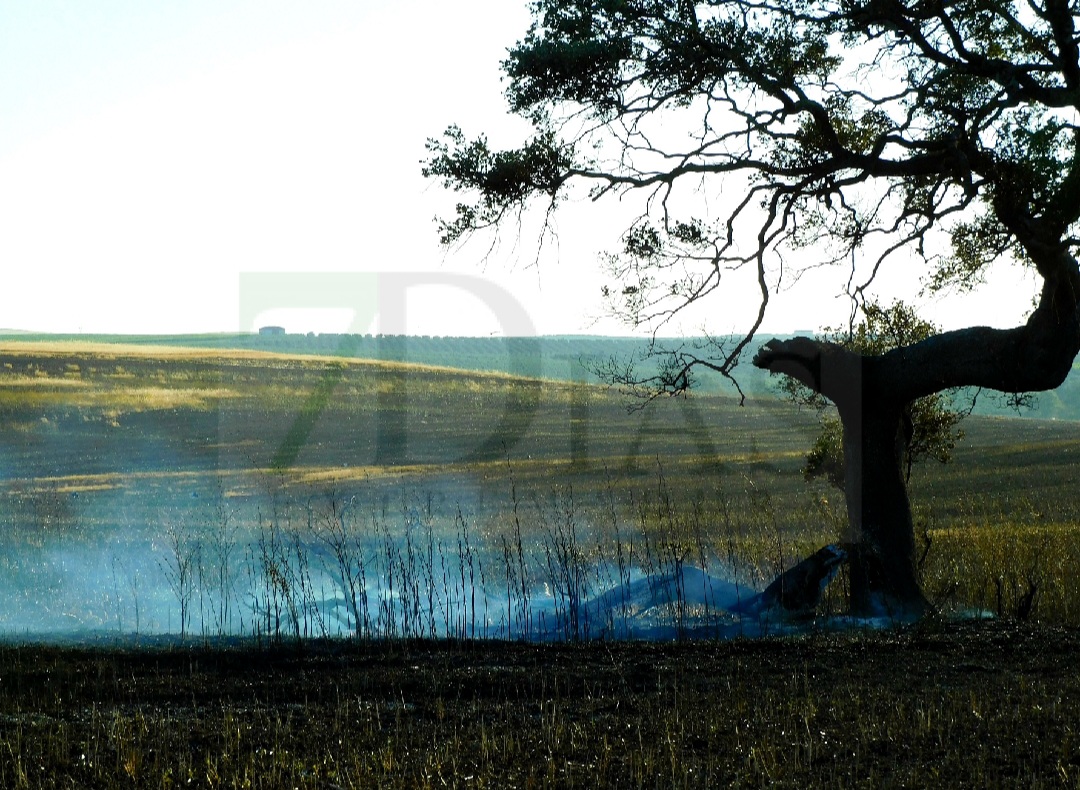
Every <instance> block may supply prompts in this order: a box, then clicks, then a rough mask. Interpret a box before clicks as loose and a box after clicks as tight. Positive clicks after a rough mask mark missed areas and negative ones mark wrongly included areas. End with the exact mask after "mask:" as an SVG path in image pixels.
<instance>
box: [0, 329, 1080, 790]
mask: <svg viewBox="0 0 1080 790" xmlns="http://www.w3.org/2000/svg"><path fill="white" fill-rule="evenodd" d="M964 427H965V430H966V431H967V437H966V438H965V440H964V442H963V443H962V445H961V446H960V447H959V448H958V451H957V453H956V458H955V460H954V462H953V463H952V464H950V465H948V466H938V465H935V466H926V467H923V468H918V469H916V471H915V474H914V476H913V480H912V496H913V503H914V507H915V513H916V522H917V530H918V541H919V545H920V550H921V551H925V556H924V558H923V563H922V571H921V572H922V576H923V585H924V588H925V589H926V590H927V592H928V594H929V595H930V596H931V597H932V599H933V600H934V601H935V602H936V603H937V604H938V605H939V608H940V611H941V616H940V617H936V618H931V619H930V620H928V621H927V622H924V623H921V624H919V625H917V626H908V627H905V628H901V629H895V630H886V631H884V632H879V631H867V630H861V629H855V630H849V631H845V632H843V633H837V632H834V631H832V630H830V629H828V628H827V627H825V624H826V623H827V622H828V620H827V619H824V618H826V617H827V616H829V615H830V614H835V613H838V612H840V611H841V610H842V607H843V597H844V584H845V579H844V577H843V575H841V576H840V577H839V578H838V579H837V581H835V582H834V583H833V585H832V586H831V587H830V590H829V593H828V595H827V596H826V599H825V601H824V602H823V605H822V611H821V614H822V617H823V619H822V620H820V621H819V624H817V625H815V624H810V625H809V627H807V628H804V629H803V631H802V632H801V633H800V634H799V635H789V636H784V637H772V638H768V639H763V640H746V639H737V640H733V641H722V642H721V641H714V640H704V641H694V642H689V643H685V642H679V641H667V642H662V643H648V642H612V641H606V640H605V641H590V640H583V641H580V642H577V643H574V642H573V640H572V641H571V643H570V644H543V645H540V644H523V643H519V642H517V641H513V640H512V641H509V642H508V641H505V640H494V639H473V638H470V637H476V636H482V635H490V634H491V633H492V632H491V630H490V629H489V630H487V631H485V630H484V628H483V627H481V628H480V629H479V630H478V629H477V625H476V623H477V621H478V620H480V621H484V618H487V620H488V621H490V622H502V623H503V624H504V625H505V626H506V627H507V629H508V628H509V626H510V625H511V624H512V623H513V622H515V618H519V619H520V618H524V619H527V616H528V614H529V611H528V609H529V607H530V606H533V607H535V606H538V603H537V597H536V596H537V595H538V593H535V592H529V590H526V591H525V592H524V593H522V594H520V595H517V596H516V597H515V592H516V590H517V589H518V588H519V587H522V586H528V585H531V587H530V588H529V589H533V588H539V587H542V586H543V585H545V584H546V585H548V587H550V588H554V589H556V593H555V594H554V595H555V597H556V599H557V598H558V595H559V594H562V595H563V596H564V598H572V597H573V596H574V595H580V596H586V597H587V596H588V595H591V594H595V593H596V592H597V591H598V590H600V589H601V588H602V587H603V586H604V584H605V583H610V582H611V581H612V575H613V574H614V576H615V580H616V581H617V580H618V579H619V578H621V577H620V575H619V574H621V573H622V572H623V571H622V570H616V571H613V570H612V569H613V568H614V569H622V568H623V567H624V566H623V564H622V563H623V562H624V560H625V562H627V563H630V562H633V563H636V564H635V566H634V567H635V568H636V569H637V572H639V573H641V574H644V575H645V576H646V577H649V578H652V576H657V577H659V576H663V575H664V574H667V573H670V572H671V571H672V569H673V568H679V567H682V566H685V565H694V566H697V567H702V568H705V569H707V570H708V571H709V572H710V573H712V574H715V575H717V576H724V577H725V578H729V577H732V576H735V577H737V578H739V579H741V580H742V582H743V583H745V584H747V585H750V586H755V585H757V586H760V584H762V583H763V582H764V581H767V580H768V579H770V578H772V576H773V575H774V574H775V573H776V572H778V571H779V570H781V569H782V568H784V567H786V566H788V565H790V564H791V563H792V562H794V561H795V560H796V559H798V558H799V557H801V556H803V555H804V554H805V553H806V552H807V551H808V550H812V549H814V548H816V547H818V546H820V545H822V544H823V543H825V542H829V541H832V540H836V539H837V538H840V537H842V536H843V519H842V497H841V496H840V495H839V493H838V492H834V491H832V490H829V489H826V488H824V487H821V486H811V485H808V484H806V483H804V482H803V481H802V478H801V475H800V473H799V469H800V466H801V463H802V454H803V453H804V451H805V448H806V447H807V446H808V444H809V441H810V439H811V437H812V436H813V434H814V431H815V425H814V422H813V418H812V416H811V415H809V414H806V413H799V412H798V411H796V410H794V409H792V408H791V407H789V406H787V405H785V404H782V403H780V402H777V401H768V400H755V401H752V402H750V403H749V404H748V405H747V406H745V407H739V406H737V405H736V404H735V403H734V402H733V401H731V400H729V399H725V398H722V397H719V396H708V397H706V396H699V397H691V398H688V399H680V400H675V401H658V402H655V403H653V404H651V405H649V406H647V407H646V408H644V409H639V410H636V411H628V410H627V408H626V401H625V400H624V399H623V398H622V397H621V396H619V395H618V393H613V392H610V391H608V390H606V389H603V388H600V387H595V386H589V385H583V384H569V383H562V382H550V381H539V380H528V379H520V378H514V377H512V376H506V375H495V374H481V373H463V372H461V371H455V370H452V369H450V368H434V367H423V366H416V365H399V364H392V363H370V362H360V361H346V360H340V359H334V358H313V357H289V356H284V355H272V354H264V353H258V352H207V351H197V352H196V351H190V350H177V349H167V348H154V347H139V348H137V349H136V348H123V347H118V346H111V345H99V346H90V345H73V344H56V345H44V344H26V343H14V342H7V341H5V342H4V343H3V344H2V345H0V503H2V504H0V520H2V522H3V526H4V529H3V532H2V534H0V546H2V549H3V551H2V552H0V592H2V594H3V595H4V597H5V599H6V603H5V606H4V607H3V612H0V629H2V630H3V632H4V633H5V634H6V635H7V637H8V640H9V643H10V646H8V647H4V648H2V649H0V743H2V744H3V747H4V748H2V749H0V785H2V786H5V787H6V786H10V787H173V786H202V787H312V788H330V787H384V786H385V787H395V786H397V787H424V786H431V787H442V786H447V785H449V786H460V787H515V786H516V787H565V786H579V785H580V786H588V787H609V786H610V787H645V786H648V787H671V786H688V787H698V786H702V787H703V786H727V785H738V786H759V785H778V786H792V787H795V786H798V787H807V786H837V785H841V786H867V787H870V786H873V787H880V786H972V787H974V786H978V787H986V786H1025V787H1030V786H1076V785H1077V783H1078V782H1080V744H1078V732H1077V726H1076V721H1078V720H1080V715H1078V713H1080V711H1078V710H1077V704H1078V703H1077V700H1080V688H1078V687H1080V670H1078V669H1077V663H1076V656H1077V655H1078V652H1077V648H1078V647H1080V636H1078V631H1077V628H1078V627H1080V593H1078V589H1080V585H1077V584H1076V582H1075V580H1076V579H1077V578H1078V574H1080V539H1078V538H1080V534H1078V531H1080V526H1078V525H1080V517H1078V512H1077V511H1078V508H1080V500H1078V498H1077V495H1076V493H1075V492H1076V491H1077V486H1076V482H1077V481H1076V468H1075V459H1074V456H1075V453H1076V452H1077V451H1076V450H1075V448H1077V447H1080V425H1077V424H1074V423H1068V422H1052V421H1035V420H1021V419H1004V418H975V417H972V418H969V419H968V420H967V421H966V422H965V424H964ZM339 529H340V532H339V531H337V530H339ZM336 536H338V537H336ZM335 541H336V542H335ZM335 547H336V551H337V553H335ZM339 560H340V561H343V563H344V566H347V568H348V569H349V570H347V571H344V572H340V573H338V574H337V575H336V576H334V575H333V574H330V575H329V576H328V575H327V571H326V570H325V567H326V566H327V564H328V563H329V565H331V566H334V565H335V563H337V562H338V561H339ZM339 564H340V563H339ZM320 568H322V570H320ZM361 570H362V571H363V572H364V573H366V574H368V576H366V577H365V578H364V579H363V580H362V581H363V584H364V585H367V586H368V587H375V588H377V589H378V590H379V591H380V596H381V597H380V598H378V599H377V600H379V601H385V600H387V599H388V598H389V597H390V595H391V593H392V595H393V597H394V598H393V599H394V600H396V601H399V602H401V603H400V605H399V606H398V608H394V607H390V606H387V605H384V604H380V603H373V604H370V605H368V606H367V607H366V608H365V605H363V604H357V603H356V602H355V601H354V602H353V603H352V604H351V608H349V605H347V602H345V603H342V604H341V606H343V607H345V608H346V609H348V611H349V613H350V614H349V617H352V619H351V620H349V619H348V617H346V618H345V619H344V620H342V619H341V618H340V617H338V618H337V619H334V618H333V617H331V615H330V614H329V613H328V609H327V601H328V600H329V599H330V598H335V599H340V600H342V601H344V600H345V599H347V598H348V593H349V592H350V589H351V591H352V592H355V591H356V590H357V589H359V588H360V587H361V579H360V578H359V576H358V574H359V573H360V571H361ZM575 574H577V575H575ZM604 574H606V577H605V576H604ZM376 577H378V579H376ZM327 579H329V580H330V581H327ZM526 581H527V582H528V585H524V582H526ZM436 582H438V583H436ZM328 584H331V585H336V586H335V587H334V589H332V590H330V591H328V589H327V585H328ZM350 585H351V587H350ZM387 585H393V587H392V590H391V589H390V588H389V587H388V586H387ZM477 589H493V590H500V591H501V590H507V589H509V592H507V593H506V594H505V595H501V596H500V597H499V599H498V600H499V602H500V603H499V604H498V606H501V607H504V609H503V610H498V611H497V610H496V605H495V604H491V605H490V608H489V609H488V610H480V609H479V607H480V606H481V604H478V603H477V601H476V600H475V598H473V599H470V594H471V593H473V592H474V591H475V590H477ZM433 590H437V591H438V592H432V591H433ZM559 590H562V591H563V592H562V593H559V592H558V591H559ZM530 596H532V597H530ZM433 603H436V604H439V605H441V606H442V609H441V612H442V613H441V614H436V613H435V612H436V609H435V607H434V606H431V604H433ZM677 604H678V601H675V602H673V605H672V608H671V612H672V616H673V617H675V618H676V619H677V618H679V617H682V616H684V615H685V611H684V609H682V608H680V607H679V606H678V605H677ZM450 612H452V614H449V613H450ZM698 614H700V613H698ZM972 614H980V615H982V616H984V617H987V618H990V619H974V620H973V619H970V617H971V615H972ZM500 618H501V620H500ZM706 621H707V622H708V619H707V618H706ZM343 622H345V623H346V624H347V625H349V626H350V627H354V628H355V632H356V633H355V635H356V636H358V637H359V638H351V637H344V636H337V637H335V638H327V637H333V634H334V633H337V634H341V633H342V631H341V627H342V623H343ZM568 623H569V621H566V622H564V623H563V625H565V626H566V627H568V628H569V625H568ZM574 625H576V623H574ZM334 629H337V630H336V631H335V630H334ZM496 630H497V629H496ZM565 633H566V635H567V636H569V637H571V638H572V637H574V636H575V633H574V632H573V631H566V632H565ZM679 633H681V632H679ZM447 634H449V638H447V636H446V635H447ZM433 635H434V636H440V637H441V638H439V639H431V637H432V636H433ZM576 635H577V636H581V633H578V634H576ZM46 636H47V637H48V638H49V640H50V643H48V644H45V643H42V639H43V637H46Z"/></svg>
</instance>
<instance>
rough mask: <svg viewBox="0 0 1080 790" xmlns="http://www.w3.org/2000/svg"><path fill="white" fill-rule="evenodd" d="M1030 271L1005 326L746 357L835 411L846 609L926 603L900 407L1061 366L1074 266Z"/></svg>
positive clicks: (1031, 386)
mask: <svg viewBox="0 0 1080 790" xmlns="http://www.w3.org/2000/svg"><path fill="white" fill-rule="evenodd" d="M1040 273H1042V274H1043V275H1044V277H1045V281H1044V287H1043V292H1042V298H1041V299H1040V303H1039V306H1038V308H1037V309H1036V310H1035V312H1034V313H1033V314H1032V315H1031V317H1030V318H1029V319H1028V322H1027V323H1026V324H1025V325H1023V326H1019V327H1016V328H1015V329H991V328H988V327H972V328H970V329H961V330H956V331H952V332H945V333H943V334H941V335H936V336H934V337H931V338H929V339H927V340H923V341H921V342H919V343H916V344H914V345H911V346H907V347H903V348H898V349H896V350H894V351H890V352H889V353H887V354H884V355H882V356H872V357H864V356H862V355H860V354H856V353H854V352H852V351H848V350H846V349H844V348H843V347H841V346H838V345H836V344H834V343H826V342H821V341H817V340H811V339H809V338H805V337H797V338H793V339H791V340H783V341H781V340H770V341H769V342H768V343H766V344H765V346H764V347H763V348H762V349H761V350H760V351H759V352H758V353H757V355H756V356H755V357H754V364H755V365H756V366H757V367H760V368H765V369H767V370H769V371H772V372H774V373H782V374H785V375H788V376H791V377H793V378H795V379H797V380H798V381H800V382H802V383H803V384H805V385H806V386H808V387H810V388H811V389H813V390H814V391H815V392H819V393H821V394H822V395H824V396H825V397H827V398H829V399H830V400H831V401H832V402H833V403H835V404H836V406H837V409H838V411H839V412H840V420H841V422H842V423H843V426H844V465H845V480H844V493H845V495H846V497H847V509H848V520H849V524H850V527H851V530H852V535H853V540H852V543H851V545H850V546H849V551H848V554H849V561H850V569H851V608H852V611H853V612H855V613H857V614H862V615H891V616H894V617H900V618H910V617H918V616H919V615H921V614H923V613H924V612H925V611H926V609H927V602H926V599H925V598H924V597H923V594H922V592H921V591H920V589H919V584H918V580H917V578H916V567H915V546H914V530H913V528H912V523H911V506H910V503H909V501H908V495H907V487H906V485H905V482H904V475H903V434H902V428H903V425H904V409H905V408H906V406H907V405H908V404H909V403H910V402H911V401H913V400H915V399H916V398H919V397H922V396H924V395H929V394H931V393H933V392H939V391H941V390H945V389H949V388H951V387H963V386H975V387H990V388H993V389H997V390H1001V391H1004V392H1024V391H1039V390H1047V389H1053V388H1054V387H1057V386H1058V385H1059V384H1061V382H1062V381H1064V379H1065V376H1066V375H1068V373H1069V371H1070V370H1071V368H1072V364H1073V360H1074V358H1075V357H1076V355H1077V352H1078V350H1080V311H1078V307H1077V305H1078V303H1080V267H1078V266H1077V263H1076V261H1075V260H1074V259H1072V258H1071V257H1069V256H1067V255H1065V254H1061V255H1059V256H1058V257H1057V259H1056V263H1055V262H1054V261H1051V262H1047V263H1045V265H1043V266H1040Z"/></svg>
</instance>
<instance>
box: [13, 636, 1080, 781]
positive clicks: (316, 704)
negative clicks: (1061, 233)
mask: <svg viewBox="0 0 1080 790" xmlns="http://www.w3.org/2000/svg"><path fill="white" fill-rule="evenodd" d="M1078 662H1080V632H1077V631H1075V630H1066V629H1060V628H1055V627H1050V626H1045V625H1039V624H1026V623H1024V624H1022V623H1014V622H1006V621H983V622H963V623H953V622H950V623H940V622H928V623H923V624H920V625H918V626H913V627H907V628H903V629H899V630H895V631H887V632H882V633H861V634H860V633H856V634H828V635H826V634H817V635H814V634H811V635H807V636H802V637H798V638H786V639H780V638H776V639H763V640H736V641H730V642H699V643H688V644H673V643H668V644H658V643H613V644H612V643H608V644H605V643H594V644H587V645H571V644H559V645H530V644H508V643H499V642H380V643H366V644H363V643H350V642H324V643H318V642H306V643H303V644H295V643H283V644H266V643H263V644H258V643H254V642H234V643H228V644H225V643H222V644H216V645H204V644H201V643H200V644H189V645H180V644H176V643H171V644H169V643H158V644H148V643H146V642H145V640H144V641H142V642H141V643H140V644H139V645H135V644H134V643H128V644H124V645H113V646H104V645H96V646H87V645H81V646H70V645H69V646H43V645H14V644H12V645H7V646H4V647H2V648H0V786H4V787H19V786H24V787H163V786H193V787H241V786H252V787H321V788H331V787H387V786H389V787H423V786H444V785H446V786H460V787H466V786H468V787H472V786H476V787H481V786H484V787H543V786H557V787H563V786H588V787H597V786H601V787H604V786H610V787H670V786H692V787H705V786H712V787H722V786H729V785H736V786H762V785H779V786H789V787H814V786H866V787H870V786H874V787H882V786H896V787H900V786H907V787H927V786H938V787H958V786H970V787H975V786H978V787H991V786H1024V787H1031V786H1047V787H1059V786H1067V787H1071V786H1077V784H1078V782H1080V663H1078Z"/></svg>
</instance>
